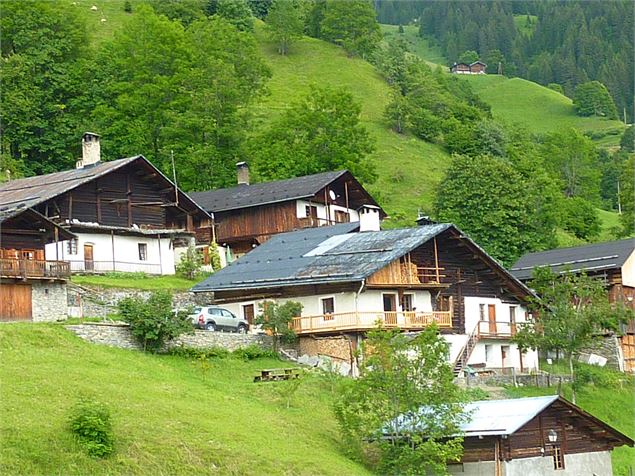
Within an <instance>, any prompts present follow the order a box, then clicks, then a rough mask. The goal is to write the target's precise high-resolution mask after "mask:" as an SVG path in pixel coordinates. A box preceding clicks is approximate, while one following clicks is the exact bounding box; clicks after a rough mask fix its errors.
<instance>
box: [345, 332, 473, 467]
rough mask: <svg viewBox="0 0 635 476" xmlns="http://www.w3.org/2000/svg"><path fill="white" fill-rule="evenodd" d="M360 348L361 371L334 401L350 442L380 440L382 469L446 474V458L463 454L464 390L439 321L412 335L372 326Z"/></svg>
mask: <svg viewBox="0 0 635 476" xmlns="http://www.w3.org/2000/svg"><path fill="white" fill-rule="evenodd" d="M362 355H363V358H362V360H361V364H360V375H359V378H357V379H355V380H350V381H347V382H345V385H343V386H342V387H341V389H340V391H339V395H338V398H337V400H336V403H335V415H336V418H337V420H338V423H339V426H340V429H341V432H342V436H343V437H344V441H345V443H346V444H347V446H348V447H349V448H353V449H356V450H357V451H358V452H360V453H365V454H368V453H370V451H368V452H364V451H363V449H364V448H367V447H369V446H370V447H371V448H375V449H376V452H377V453H378V459H379V461H378V462H377V463H376V464H377V468H376V469H377V471H378V472H379V473H380V474H447V469H446V464H447V463H448V462H451V461H456V460H458V459H459V458H460V456H461V454H462V445H461V443H462V438H460V437H457V436H455V435H457V434H458V433H459V431H458V428H459V425H460V424H461V422H462V421H463V419H464V415H463V413H462V403H463V402H464V401H465V395H464V393H463V392H462V391H461V390H460V389H459V388H458V387H457V386H456V385H455V384H454V383H453V380H454V375H453V373H452V370H451V368H450V364H449V363H448V355H449V351H448V344H447V342H446V341H445V340H444V339H443V338H442V337H441V336H439V334H438V330H437V328H436V326H431V327H429V328H427V329H425V330H424V331H422V332H420V333H418V334H417V335H416V336H415V337H414V338H411V337H407V336H405V335H404V334H402V333H400V332H399V330H398V329H394V330H384V329H381V328H380V329H377V330H373V331H371V332H369V333H368V339H366V340H365V341H364V342H363V344H362ZM400 416H403V417H402V418H400V419H397V418H398V417H400Z"/></svg>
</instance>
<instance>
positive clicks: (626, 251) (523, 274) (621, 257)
mask: <svg viewBox="0 0 635 476" xmlns="http://www.w3.org/2000/svg"><path fill="white" fill-rule="evenodd" d="M633 251H635V239H634V238H629V239H627V240H619V241H609V242H606V243H595V244H592V245H586V246H575V247H571V248H559V249H555V250H549V251H542V252H539V253H528V254H526V255H524V256H523V257H522V258H520V259H519V260H518V261H517V262H516V263H515V264H514V265H513V266H512V267H511V270H510V271H511V273H512V274H513V275H514V276H515V277H516V278H518V279H520V280H527V279H530V278H531V275H532V272H533V269H534V268H535V267H539V266H549V267H550V268H551V269H552V270H553V271H554V272H557V273H562V272H564V271H565V270H566V269H567V268H568V269H570V270H571V271H572V272H577V271H582V270H586V271H588V272H591V271H602V270H607V269H615V268H621V267H622V265H623V264H624V263H625V262H626V260H627V259H628V257H629V256H630V255H631V254H632V253H633Z"/></svg>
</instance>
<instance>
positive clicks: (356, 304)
mask: <svg viewBox="0 0 635 476" xmlns="http://www.w3.org/2000/svg"><path fill="white" fill-rule="evenodd" d="M365 285H366V280H365V279H362V284H361V285H360V287H359V289H358V290H357V292H356V293H355V320H356V321H357V324H359V305H358V304H359V303H358V300H359V295H360V294H361V293H362V290H363V289H364V286H365Z"/></svg>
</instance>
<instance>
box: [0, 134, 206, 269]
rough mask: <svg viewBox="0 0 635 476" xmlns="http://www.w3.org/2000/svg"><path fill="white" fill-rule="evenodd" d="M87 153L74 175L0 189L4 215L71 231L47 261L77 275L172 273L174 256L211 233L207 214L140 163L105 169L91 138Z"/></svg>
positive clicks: (51, 247) (53, 245)
mask: <svg viewBox="0 0 635 476" xmlns="http://www.w3.org/2000/svg"><path fill="white" fill-rule="evenodd" d="M82 146H83V156H82V159H80V160H78V161H77V166H76V168H75V169H73V170H66V171H63V172H56V173H52V174H47V175H41V176H36V177H28V178H23V179H18V180H12V181H9V182H5V183H3V184H0V208H1V207H17V208H21V209H25V210H26V209H30V210H32V211H34V212H37V213H38V214H39V215H41V216H43V217H44V218H46V219H47V220H49V221H51V222H53V223H55V224H56V225H57V227H58V228H59V227H61V228H63V229H64V230H67V231H68V232H70V233H71V234H72V237H69V236H71V235H60V237H61V236H64V238H63V239H61V238H60V239H59V240H58V241H57V242H49V243H47V244H46V245H45V248H44V254H45V259H46V260H55V261H66V262H68V263H70V269H71V271H72V272H81V273H103V272H110V271H124V272H138V271H141V272H145V273H148V274H174V272H175V268H174V266H175V260H176V259H178V257H177V256H175V251H177V250H178V249H179V248H180V249H184V247H185V246H187V245H188V244H189V243H192V244H193V243H194V240H195V231H196V230H197V229H203V228H204V227H205V226H210V217H209V215H208V214H207V212H205V210H203V209H202V208H200V207H199V206H198V205H197V204H196V203H194V202H193V201H192V200H191V199H190V198H189V197H188V196H187V195H186V194H184V193H183V192H181V191H180V190H178V189H177V187H176V186H175V185H174V184H173V183H172V182H171V181H170V180H169V179H168V178H167V177H165V175H163V174H162V173H161V172H160V171H159V170H158V169H157V168H156V167H155V166H154V165H152V164H151V163H150V162H149V161H148V160H147V159H145V158H144V157H143V156H141V155H138V156H134V157H129V158H125V159H119V160H114V161H111V162H101V160H100V146H99V136H98V135H96V134H92V133H86V134H84V136H83V137H82ZM56 229H57V228H56ZM4 235H5V233H4V232H3V233H2V236H0V239H6V237H5V236H4Z"/></svg>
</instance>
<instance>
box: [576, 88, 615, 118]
mask: <svg viewBox="0 0 635 476" xmlns="http://www.w3.org/2000/svg"><path fill="white" fill-rule="evenodd" d="M573 107H574V108H575V112H576V114H577V115H578V116H603V117H606V118H608V119H617V109H616V108H615V103H614V102H613V98H612V97H611V94H610V93H609V91H608V90H607V89H606V86H604V85H603V84H602V83H600V82H599V81H589V82H588V83H583V84H580V85H579V86H578V87H577V88H576V89H575V95H574V96H573Z"/></svg>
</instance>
